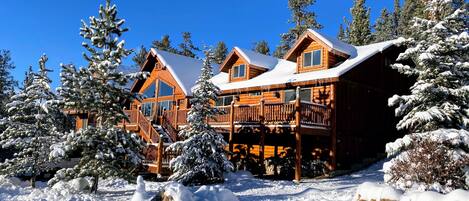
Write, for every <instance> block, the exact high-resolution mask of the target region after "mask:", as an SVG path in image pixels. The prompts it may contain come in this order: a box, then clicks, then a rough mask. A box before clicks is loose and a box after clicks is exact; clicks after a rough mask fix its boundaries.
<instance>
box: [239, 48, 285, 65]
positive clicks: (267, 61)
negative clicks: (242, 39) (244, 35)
mask: <svg viewBox="0 0 469 201" xmlns="http://www.w3.org/2000/svg"><path fill="white" fill-rule="evenodd" d="M234 49H235V50H236V51H237V52H239V54H241V56H242V57H243V58H244V59H246V62H248V63H249V64H252V65H255V66H258V67H263V68H267V69H272V68H273V67H275V66H276V65H277V63H278V59H277V58H275V57H271V56H267V55H265V54H260V53H257V52H254V51H252V50H247V49H242V48H239V47H235V48H234Z"/></svg>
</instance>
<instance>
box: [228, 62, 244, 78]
mask: <svg viewBox="0 0 469 201" xmlns="http://www.w3.org/2000/svg"><path fill="white" fill-rule="evenodd" d="M241 66H242V67H243V76H240V72H241V71H240V69H241ZM231 69H232V70H231V77H232V78H234V79H236V78H244V77H246V64H240V65H236V66H233V67H232V68H231ZM235 69H236V70H235Z"/></svg>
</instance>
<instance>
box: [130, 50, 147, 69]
mask: <svg viewBox="0 0 469 201" xmlns="http://www.w3.org/2000/svg"><path fill="white" fill-rule="evenodd" d="M147 54H148V51H147V49H146V48H145V47H143V45H142V46H141V47H140V50H139V51H138V52H137V53H135V56H134V57H132V61H134V62H135V64H136V66H138V67H142V66H143V64H144V63H145V61H146V60H147Z"/></svg>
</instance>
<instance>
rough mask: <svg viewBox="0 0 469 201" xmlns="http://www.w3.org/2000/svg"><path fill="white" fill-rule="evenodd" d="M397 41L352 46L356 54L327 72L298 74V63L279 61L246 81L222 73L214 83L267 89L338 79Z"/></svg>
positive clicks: (239, 87) (240, 87)
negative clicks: (304, 82)
mask: <svg viewBox="0 0 469 201" xmlns="http://www.w3.org/2000/svg"><path fill="white" fill-rule="evenodd" d="M394 43H395V40H391V41H385V42H381V43H375V44H370V45H365V46H352V47H353V48H354V49H355V50H356V52H355V54H354V55H351V56H350V57H349V58H348V59H346V60H345V61H344V62H343V63H341V64H339V65H337V66H335V67H332V68H329V69H325V70H318V71H311V72H306V73H296V67H297V66H296V65H297V64H296V63H294V62H291V61H288V60H285V59H279V62H278V63H277V65H276V66H275V67H274V68H273V69H271V70H269V71H267V72H265V73H262V74H261V75H259V76H257V77H254V78H252V79H249V80H245V81H238V82H229V79H228V74H227V73H224V72H221V73H219V74H217V75H215V76H214V77H213V78H212V82H213V83H214V84H215V85H217V86H218V87H219V88H220V89H221V90H234V89H243V88H250V87H267V86H270V85H276V84H287V83H294V82H302V81H309V80H320V79H328V78H337V77H340V76H341V75H343V74H345V73H346V72H348V71H350V70H351V69H353V68H354V67H355V66H357V65H358V64H360V63H362V62H364V61H366V60H367V59H368V58H370V57H372V56H374V55H375V54H377V53H379V52H382V51H384V50H385V49H387V48H389V47H391V46H392V45H394Z"/></svg>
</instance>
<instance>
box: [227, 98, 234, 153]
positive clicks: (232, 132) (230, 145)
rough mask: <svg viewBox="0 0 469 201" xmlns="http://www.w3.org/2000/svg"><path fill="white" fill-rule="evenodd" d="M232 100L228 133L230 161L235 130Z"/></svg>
mask: <svg viewBox="0 0 469 201" xmlns="http://www.w3.org/2000/svg"><path fill="white" fill-rule="evenodd" d="M234 104H235V102H234V100H233V101H231V104H230V133H229V136H228V151H229V152H230V156H229V158H230V160H231V157H232V153H233V134H234V130H235V126H234Z"/></svg>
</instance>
